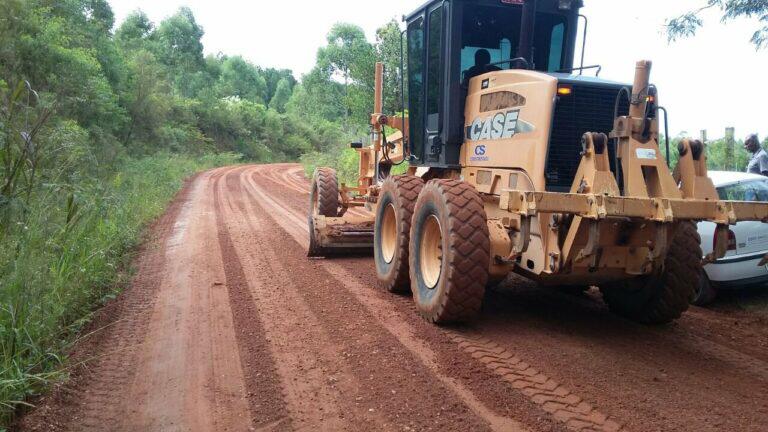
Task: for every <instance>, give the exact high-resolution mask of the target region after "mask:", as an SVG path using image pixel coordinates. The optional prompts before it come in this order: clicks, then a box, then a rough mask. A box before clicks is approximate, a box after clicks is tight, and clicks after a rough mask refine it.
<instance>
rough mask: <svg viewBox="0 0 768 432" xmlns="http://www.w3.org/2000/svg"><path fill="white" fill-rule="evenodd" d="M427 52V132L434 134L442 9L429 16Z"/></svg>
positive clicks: (438, 104) (439, 68)
mask: <svg viewBox="0 0 768 432" xmlns="http://www.w3.org/2000/svg"><path fill="white" fill-rule="evenodd" d="M427 31H428V32H429V39H428V45H429V49H428V51H427V56H428V60H427V74H428V76H427V130H428V131H432V132H436V131H437V130H438V128H439V124H438V123H439V118H440V75H441V72H442V64H441V61H440V58H441V57H442V49H441V48H442V34H443V8H442V7H438V8H437V9H435V10H433V11H432V12H430V14H429V28H428V29H427Z"/></svg>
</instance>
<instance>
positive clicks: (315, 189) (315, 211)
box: [309, 168, 341, 217]
mask: <svg viewBox="0 0 768 432" xmlns="http://www.w3.org/2000/svg"><path fill="white" fill-rule="evenodd" d="M311 190H312V192H311V193H310V198H309V199H310V201H309V206H310V216H315V215H321V216H325V217H338V216H339V209H340V207H341V197H340V195H339V180H338V178H337V177H336V170H334V169H333V168H317V169H316V170H315V173H314V175H313V176H312V189H311Z"/></svg>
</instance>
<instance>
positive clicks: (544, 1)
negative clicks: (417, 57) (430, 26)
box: [403, 0, 584, 21]
mask: <svg viewBox="0 0 768 432" xmlns="http://www.w3.org/2000/svg"><path fill="white" fill-rule="evenodd" d="M444 1H446V0H428V1H427V2H426V3H424V4H422V5H421V6H419V7H418V8H417V9H416V10H414V11H413V12H411V13H410V14H408V15H404V16H403V21H411V20H412V19H414V18H416V17H417V16H418V15H421V14H422V13H423V12H424V10H426V9H429V8H431V7H433V6H435V5H437V4H439V3H442V2H444ZM453 1H460V2H462V3H486V4H487V3H494V2H495V3H498V4H500V5H501V4H506V5H516V4H517V5H522V4H523V0H453ZM537 1H538V5H539V7H541V6H543V5H550V7H551V8H555V7H557V5H558V4H559V3H561V2H563V3H564V2H568V1H570V2H571V9H579V8H582V7H584V1H583V0H537Z"/></svg>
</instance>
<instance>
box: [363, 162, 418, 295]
mask: <svg viewBox="0 0 768 432" xmlns="http://www.w3.org/2000/svg"><path fill="white" fill-rule="evenodd" d="M423 187H424V180H422V179H421V178H420V177H415V176H407V175H405V176H395V177H388V178H387V179H386V180H384V184H383V185H382V186H381V192H380V193H379V200H378V207H377V209H376V224H375V226H374V230H373V232H374V236H373V255H374V260H375V262H376V275H377V276H378V278H379V280H380V281H381V282H382V283H383V285H384V287H385V288H386V289H387V290H388V291H390V292H395V293H407V292H408V291H409V285H410V276H409V272H408V253H409V245H410V235H411V220H412V219H413V209H414V207H415V206H416V200H418V198H419V193H420V192H421V189H422V188H423Z"/></svg>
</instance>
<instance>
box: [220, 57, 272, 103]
mask: <svg viewBox="0 0 768 432" xmlns="http://www.w3.org/2000/svg"><path fill="white" fill-rule="evenodd" d="M219 81H220V88H221V96H223V97H228V96H237V97H239V98H240V99H246V100H249V101H251V102H256V103H262V104H264V103H266V94H267V81H266V79H264V77H263V76H262V75H261V73H260V72H259V70H258V68H256V66H254V65H252V64H251V63H249V62H247V61H245V59H243V58H242V57H240V56H234V57H227V58H226V59H225V60H224V62H223V63H222V65H221V76H220V78H219Z"/></svg>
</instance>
